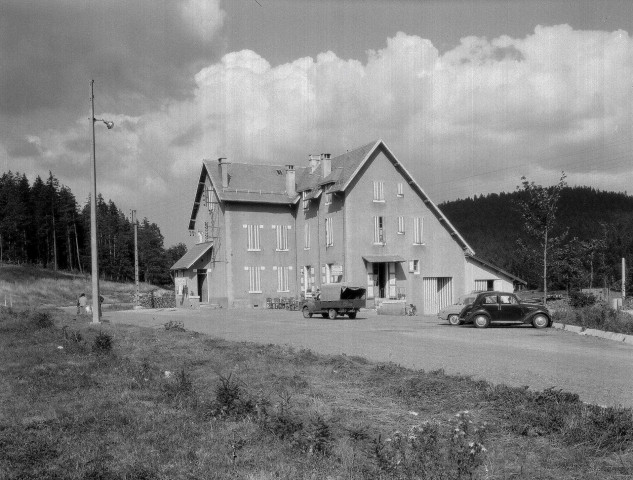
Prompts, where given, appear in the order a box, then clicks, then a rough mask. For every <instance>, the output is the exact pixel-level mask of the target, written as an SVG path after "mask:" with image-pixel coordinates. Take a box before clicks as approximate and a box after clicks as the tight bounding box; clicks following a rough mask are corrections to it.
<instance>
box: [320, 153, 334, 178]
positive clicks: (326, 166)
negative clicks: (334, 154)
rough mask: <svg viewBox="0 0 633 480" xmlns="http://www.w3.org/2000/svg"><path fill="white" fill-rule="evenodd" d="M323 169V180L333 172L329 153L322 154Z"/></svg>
mask: <svg viewBox="0 0 633 480" xmlns="http://www.w3.org/2000/svg"><path fill="white" fill-rule="evenodd" d="M321 167H322V169H323V170H322V173H323V178H325V177H327V176H328V175H329V174H330V173H331V172H332V159H331V158H330V154H329V153H322V154H321Z"/></svg>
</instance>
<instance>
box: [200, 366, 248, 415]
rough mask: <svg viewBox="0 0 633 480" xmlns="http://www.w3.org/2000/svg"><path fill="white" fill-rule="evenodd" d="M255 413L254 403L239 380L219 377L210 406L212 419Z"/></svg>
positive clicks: (230, 377) (230, 376)
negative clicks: (213, 399)
mask: <svg viewBox="0 0 633 480" xmlns="http://www.w3.org/2000/svg"><path fill="white" fill-rule="evenodd" d="M255 411H256V403H255V402H254V401H253V399H252V398H251V396H250V395H249V394H248V393H247V392H246V390H245V389H244V388H243V383H242V382H241V381H240V380H239V379H235V378H233V375H232V374H229V375H228V376H226V377H225V376H222V375H220V381H219V383H218V385H217V386H216V388H215V401H214V402H213V404H212V406H211V411H210V413H211V415H212V416H213V417H217V416H220V417H227V416H233V417H236V416H238V417H239V416H244V415H249V414H251V413H253V412H255Z"/></svg>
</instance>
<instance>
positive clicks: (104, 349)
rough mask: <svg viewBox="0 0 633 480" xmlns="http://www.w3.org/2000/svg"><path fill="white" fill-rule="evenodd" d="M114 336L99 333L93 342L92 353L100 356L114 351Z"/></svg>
mask: <svg viewBox="0 0 633 480" xmlns="http://www.w3.org/2000/svg"><path fill="white" fill-rule="evenodd" d="M112 344H113V340H112V335H108V334H107V333H104V332H99V333H98V334H97V336H96V337H95V339H94V340H93V341H92V351H93V352H95V353H98V354H106V353H110V352H111V351H112Z"/></svg>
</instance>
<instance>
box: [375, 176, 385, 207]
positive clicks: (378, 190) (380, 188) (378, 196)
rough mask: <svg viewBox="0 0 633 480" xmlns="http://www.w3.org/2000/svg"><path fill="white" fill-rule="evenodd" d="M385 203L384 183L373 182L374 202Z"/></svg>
mask: <svg viewBox="0 0 633 480" xmlns="http://www.w3.org/2000/svg"><path fill="white" fill-rule="evenodd" d="M384 201H385V182H383V181H382V180H377V181H375V182H374V202H379V203H382V202H384Z"/></svg>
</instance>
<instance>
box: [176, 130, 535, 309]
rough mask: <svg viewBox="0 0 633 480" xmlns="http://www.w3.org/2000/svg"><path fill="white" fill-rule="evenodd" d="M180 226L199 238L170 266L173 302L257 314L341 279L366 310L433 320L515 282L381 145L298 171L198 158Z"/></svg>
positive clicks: (324, 157)
mask: <svg viewBox="0 0 633 480" xmlns="http://www.w3.org/2000/svg"><path fill="white" fill-rule="evenodd" d="M189 230H190V232H191V233H192V234H193V235H196V236H197V237H198V243H197V244H196V245H195V246H194V247H193V248H191V249H190V250H189V251H188V252H187V253H186V254H185V255H184V256H183V257H182V258H181V259H180V260H178V262H176V264H174V266H173V267H172V271H173V272H174V276H175V284H176V296H177V305H178V306H181V307H191V306H197V305H198V304H199V303H200V304H215V305H220V306H223V307H237V306H249V307H263V306H265V305H266V300H267V299H269V298H275V297H277V298H278V297H295V298H296V297H300V296H304V297H309V296H310V295H311V294H312V292H313V291H314V290H315V288H316V287H320V285H322V284H326V283H346V284H352V285H357V286H359V285H360V286H365V287H366V288H367V298H368V304H376V303H379V302H382V301H385V300H404V301H406V302H407V303H412V304H415V305H416V306H417V308H418V311H421V312H422V313H423V314H433V313H436V312H437V311H438V310H439V309H440V308H442V307H444V306H445V305H448V304H450V303H452V302H453V301H454V300H455V299H456V297H457V296H458V295H461V294H464V293H467V292H471V291H473V290H490V289H495V290H503V291H512V290H513V289H514V284H515V283H517V282H518V283H524V282H522V281H521V280H520V279H518V278H516V277H514V276H512V275H511V274H509V273H507V272H504V271H503V270H501V269H499V268H497V267H495V266H494V265H492V264H490V263H488V262H486V261H484V260H481V259H478V258H477V257H475V253H474V251H473V249H472V248H471V247H470V245H468V243H467V242H466V240H465V239H464V238H463V237H462V236H461V235H460V233H459V232H458V231H457V230H456V229H455V228H454V227H453V225H451V223H450V222H449V221H448V219H447V218H446V217H445V216H444V214H443V213H442V212H441V211H440V209H439V208H438V207H437V206H436V205H435V204H434V203H433V202H432V201H431V199H430V198H429V197H428V196H427V195H426V193H425V192H424V190H422V188H421V187H420V185H419V184H418V183H417V182H416V180H415V179H414V178H413V177H412V176H411V175H410V174H409V172H408V171H407V170H406V168H405V167H404V165H403V164H402V163H401V162H400V161H399V160H398V159H397V158H396V157H395V155H394V154H393V153H392V152H391V150H389V148H388V147H387V146H386V145H385V144H384V142H382V141H381V140H379V141H376V142H373V143H370V144H367V145H364V146H362V147H359V148H356V149H354V150H351V151H349V152H347V153H345V154H342V155H339V156H337V157H333V158H332V157H331V156H330V155H329V154H321V155H310V156H309V162H308V165H306V166H302V167H298V166H297V167H295V166H293V165H286V166H271V165H252V164H247V163H231V162H229V161H227V160H226V159H224V158H220V159H219V160H218V161H217V162H214V161H209V160H204V161H203V166H202V172H201V173H200V180H199V182H198V188H197V191H196V196H195V201H194V204H193V210H192V213H191V219H190V221H189Z"/></svg>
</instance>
